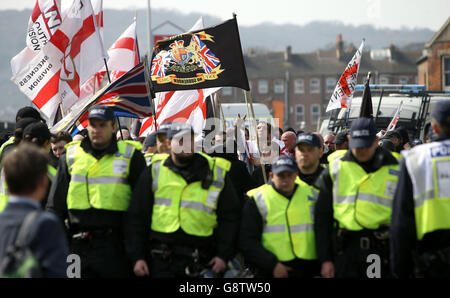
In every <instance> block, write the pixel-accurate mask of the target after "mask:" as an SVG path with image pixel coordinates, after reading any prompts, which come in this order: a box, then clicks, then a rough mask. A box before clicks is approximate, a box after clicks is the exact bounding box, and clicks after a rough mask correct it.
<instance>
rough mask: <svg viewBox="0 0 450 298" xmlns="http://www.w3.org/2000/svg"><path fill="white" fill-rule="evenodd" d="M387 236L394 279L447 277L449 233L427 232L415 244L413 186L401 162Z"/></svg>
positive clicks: (448, 136)
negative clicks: (389, 240)
mask: <svg viewBox="0 0 450 298" xmlns="http://www.w3.org/2000/svg"><path fill="white" fill-rule="evenodd" d="M449 139H450V134H440V135H438V136H437V138H436V139H435V140H434V141H435V142H439V141H444V140H449ZM449 216H450V215H449ZM390 233H391V242H390V245H391V256H390V257H391V258H390V260H391V268H392V273H393V275H394V276H395V277H400V278H407V277H432V278H450V230H437V231H434V232H431V233H427V234H425V235H424V237H423V238H422V240H421V241H420V242H417V236H416V235H417V234H416V222H415V215H414V196H413V186H412V182H411V177H410V176H409V174H408V171H407V170H406V164H405V162H404V161H402V162H401V163H400V174H399V177H398V184H397V190H396V193H395V196H394V205H393V208H392V221H391V228H390ZM443 249H444V251H442V250H443ZM445 249H447V250H445ZM438 252H440V253H438Z"/></svg>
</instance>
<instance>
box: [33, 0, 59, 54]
mask: <svg viewBox="0 0 450 298" xmlns="http://www.w3.org/2000/svg"><path fill="white" fill-rule="evenodd" d="M60 8H61V1H60V0H37V1H36V4H35V5H34V8H33V12H32V13H31V16H30V19H29V21H28V29H27V38H26V42H27V47H28V48H29V49H30V50H32V51H34V52H39V51H40V50H41V49H42V48H43V47H44V46H45V45H46V44H47V42H48V41H49V40H50V38H51V37H52V36H53V34H54V33H55V32H56V30H58V27H59V25H61V23H62V17H61V13H60V11H61V10H60Z"/></svg>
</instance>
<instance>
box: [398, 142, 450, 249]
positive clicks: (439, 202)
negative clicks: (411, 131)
mask: <svg viewBox="0 0 450 298" xmlns="http://www.w3.org/2000/svg"><path fill="white" fill-rule="evenodd" d="M402 155H403V156H404V158H405V164H406V168H407V170H408V173H409V176H410V177H411V182H412V185H413V196H414V214H415V220H416V233H417V239H418V240H422V238H423V236H424V235H425V234H427V233H430V232H433V231H437V230H450V216H449V214H450V140H445V141H443V142H433V143H429V144H423V145H420V146H416V147H414V148H412V149H411V150H409V151H402Z"/></svg>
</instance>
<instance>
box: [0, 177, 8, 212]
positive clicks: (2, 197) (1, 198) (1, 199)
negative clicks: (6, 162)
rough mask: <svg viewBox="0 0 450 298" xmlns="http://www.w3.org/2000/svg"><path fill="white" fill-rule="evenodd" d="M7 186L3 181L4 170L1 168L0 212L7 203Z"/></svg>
mask: <svg viewBox="0 0 450 298" xmlns="http://www.w3.org/2000/svg"><path fill="white" fill-rule="evenodd" d="M8 194H9V193H8V186H7V185H6V181H5V171H4V170H3V168H2V169H1V171H0V212H2V211H3V210H4V209H5V207H6V204H8Z"/></svg>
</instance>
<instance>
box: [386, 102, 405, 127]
mask: <svg viewBox="0 0 450 298" xmlns="http://www.w3.org/2000/svg"><path fill="white" fill-rule="evenodd" d="M402 110H403V100H402V101H401V102H400V104H399V105H398V108H397V111H395V114H394V117H392V120H391V123H389V125H388V127H387V129H386V132H388V131H391V130H394V129H395V126H396V125H397V122H398V119H399V118H400V113H401V112H402Z"/></svg>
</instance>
